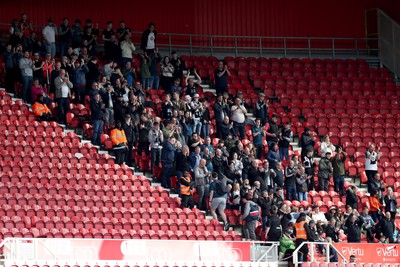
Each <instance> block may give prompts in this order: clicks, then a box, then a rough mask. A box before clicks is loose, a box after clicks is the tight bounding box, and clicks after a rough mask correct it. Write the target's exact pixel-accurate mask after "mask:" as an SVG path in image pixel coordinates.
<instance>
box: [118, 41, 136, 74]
mask: <svg viewBox="0 0 400 267" xmlns="http://www.w3.org/2000/svg"><path fill="white" fill-rule="evenodd" d="M120 46H121V55H122V66H125V64H126V63H127V62H131V63H132V58H133V57H132V53H133V52H134V51H136V47H135V45H134V44H133V43H132V41H131V35H130V34H125V36H124V39H123V41H122V42H121V43H120Z"/></svg>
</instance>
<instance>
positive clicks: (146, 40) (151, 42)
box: [140, 23, 157, 54]
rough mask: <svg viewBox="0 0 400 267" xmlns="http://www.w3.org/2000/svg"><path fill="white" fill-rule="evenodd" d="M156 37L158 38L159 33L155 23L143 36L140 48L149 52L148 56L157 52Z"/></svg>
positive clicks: (151, 24)
mask: <svg viewBox="0 0 400 267" xmlns="http://www.w3.org/2000/svg"><path fill="white" fill-rule="evenodd" d="M156 37H157V32H156V31H155V25H154V23H150V24H149V27H148V28H147V29H146V30H145V31H144V32H143V34H142V39H141V42H140V48H141V49H142V50H143V51H144V52H147V54H149V53H151V52H155V51H156V46H157V43H156ZM155 53H157V52H155Z"/></svg>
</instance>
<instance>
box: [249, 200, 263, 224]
mask: <svg viewBox="0 0 400 267" xmlns="http://www.w3.org/2000/svg"><path fill="white" fill-rule="evenodd" d="M259 214H260V209H259V207H258V205H257V204H256V203H250V212H249V215H247V217H246V221H248V222H251V221H255V220H258V216H259Z"/></svg>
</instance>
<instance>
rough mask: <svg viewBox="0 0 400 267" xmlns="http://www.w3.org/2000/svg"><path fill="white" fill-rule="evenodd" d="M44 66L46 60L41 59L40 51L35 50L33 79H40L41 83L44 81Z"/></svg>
mask: <svg viewBox="0 0 400 267" xmlns="http://www.w3.org/2000/svg"><path fill="white" fill-rule="evenodd" d="M43 67H44V61H43V60H40V58H39V53H38V52H35V53H34V54H33V79H34V80H35V79H38V80H39V82H40V83H41V84H42V83H43ZM32 99H36V98H32Z"/></svg>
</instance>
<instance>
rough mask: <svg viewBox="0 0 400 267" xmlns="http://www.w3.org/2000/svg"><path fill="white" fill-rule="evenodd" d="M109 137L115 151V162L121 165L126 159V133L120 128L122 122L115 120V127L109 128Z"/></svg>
mask: <svg viewBox="0 0 400 267" xmlns="http://www.w3.org/2000/svg"><path fill="white" fill-rule="evenodd" d="M110 138H111V141H112V144H113V150H114V153H115V163H116V164H119V165H121V164H122V163H124V161H125V159H126V152H127V150H128V147H127V146H128V140H127V139H126V135H125V132H124V130H123V129H122V123H121V122H120V121H117V123H116V127H115V128H114V129H112V130H111V132H110Z"/></svg>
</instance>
